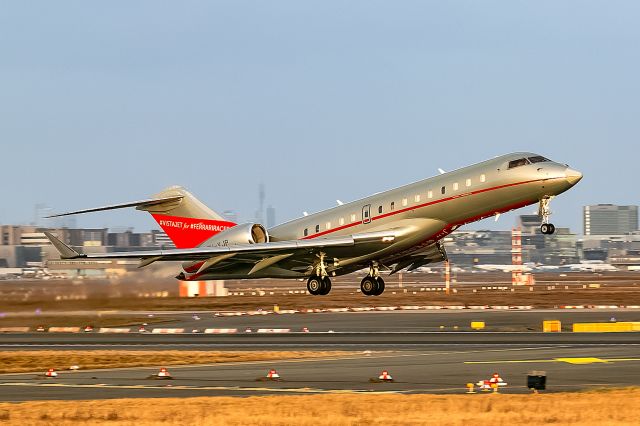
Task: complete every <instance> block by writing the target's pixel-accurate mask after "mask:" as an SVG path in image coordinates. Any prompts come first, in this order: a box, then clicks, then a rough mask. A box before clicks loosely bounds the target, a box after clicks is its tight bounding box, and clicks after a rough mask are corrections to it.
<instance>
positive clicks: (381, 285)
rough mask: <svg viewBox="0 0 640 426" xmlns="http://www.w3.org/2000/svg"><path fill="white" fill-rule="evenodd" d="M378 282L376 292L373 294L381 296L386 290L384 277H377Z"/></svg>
mask: <svg viewBox="0 0 640 426" xmlns="http://www.w3.org/2000/svg"><path fill="white" fill-rule="evenodd" d="M376 284H377V285H376V287H377V288H376V292H375V293H373V295H374V296H380V295H381V294H382V293H383V292H384V280H383V279H382V277H376Z"/></svg>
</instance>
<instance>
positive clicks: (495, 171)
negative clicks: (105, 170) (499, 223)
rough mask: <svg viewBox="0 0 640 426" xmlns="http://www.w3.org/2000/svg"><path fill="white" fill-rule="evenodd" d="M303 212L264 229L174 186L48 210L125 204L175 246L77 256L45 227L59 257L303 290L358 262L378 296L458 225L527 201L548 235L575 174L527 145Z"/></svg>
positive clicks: (436, 253) (432, 255) (319, 286)
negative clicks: (173, 268)
mask: <svg viewBox="0 0 640 426" xmlns="http://www.w3.org/2000/svg"><path fill="white" fill-rule="evenodd" d="M440 172H441V174H439V175H437V176H435V177H432V178H428V179H425V180H421V181H418V182H414V183H411V184H408V185H405V186H402V187H399V188H396V189H391V190H388V191H385V192H381V193H376V194H375V195H371V196H369V197H366V198H363V199H360V200H357V201H353V202H349V203H339V205H337V206H335V207H333V208H330V209H328V210H324V211H321V212H318V213H314V214H309V215H305V216H304V217H301V218H299V219H295V220H292V221H289V222H286V223H283V224H281V225H278V226H275V227H273V228H271V229H268V230H267V229H265V227H264V226H262V225H261V224H258V223H244V224H235V223H233V222H229V221H227V220H225V219H224V218H223V217H222V216H220V215H219V214H217V213H216V212H214V211H213V210H211V209H210V208H208V207H207V206H205V205H204V204H203V203H201V202H200V201H198V200H197V199H196V198H195V197H194V196H193V195H192V194H191V193H189V192H188V191H186V190H185V189H184V188H181V187H170V188H167V189H165V190H163V191H162V192H160V193H158V194H156V195H155V196H153V197H151V198H149V199H145V200H140V201H134V202H129V203H123V204H114V205H109V206H104V207H98V208H93V209H86V210H78V211H73V212H68V213H63V214H58V215H54V216H52V217H58V216H66V215H70V214H79V213H88V212H96V211H103V210H111V209H118V208H125V207H135V208H136V209H137V210H142V211H147V212H149V213H150V214H151V215H152V216H153V218H154V219H155V220H156V221H157V223H158V224H159V225H160V227H161V228H162V229H163V231H164V232H165V233H166V234H167V235H168V237H169V238H171V240H172V241H173V242H174V244H175V246H176V248H175V249H167V250H150V251H138V252H113V253H100V254H82V253H79V252H77V251H76V250H75V249H73V248H72V247H70V246H68V245H67V244H65V243H64V242H62V241H60V240H59V239H58V238H57V237H56V236H54V235H52V234H51V233H49V232H47V233H46V234H47V237H48V238H49V240H50V241H51V243H52V244H53V245H54V246H55V248H56V249H57V250H58V252H59V253H60V257H61V258H62V259H132V258H134V259H139V260H140V264H139V266H140V267H144V266H147V265H150V264H152V263H154V262H161V261H182V262H183V263H182V271H180V273H179V274H178V276H177V277H176V278H177V279H179V280H185V281H193V280H214V279H253V278H295V279H307V289H308V291H309V293H310V294H312V295H326V294H328V293H329V291H330V290H331V277H335V276H339V275H344V274H348V273H350V272H354V271H357V270H359V269H363V268H364V269H367V270H368V274H367V275H366V276H365V277H364V278H363V279H362V282H361V283H360V289H361V290H362V293H363V294H365V295H367V296H373V295H375V296H378V295H380V294H382V292H383V291H384V288H385V284H384V279H383V278H382V276H381V272H387V273H389V274H393V273H396V272H398V271H400V270H403V269H406V270H407V271H412V270H415V269H416V268H419V267H421V266H424V265H427V264H430V263H434V262H441V261H444V260H446V259H447V254H446V251H445V248H444V245H443V243H442V240H443V238H444V237H445V236H447V235H449V234H450V233H451V232H453V231H455V230H456V229H458V228H459V227H460V226H462V225H465V224H468V223H471V222H475V221H478V220H481V219H484V218H487V217H491V216H494V215H498V214H500V213H504V212H508V211H511V210H514V209H518V208H521V207H525V206H528V205H532V204H538V205H539V209H538V210H539V215H540V217H541V227H540V229H541V232H542V233H543V234H547V235H548V234H553V233H554V231H555V226H554V225H553V224H552V223H551V222H550V216H551V211H550V209H549V203H550V201H551V199H552V198H553V197H555V196H557V195H559V194H561V193H563V192H565V191H567V190H568V189H570V188H571V187H573V186H574V185H575V184H576V183H577V182H578V181H579V180H580V179H582V174H581V173H580V172H578V171H576V170H574V169H572V168H570V167H568V166H567V165H565V164H560V163H556V162H554V161H551V160H549V159H547V158H545V157H543V156H541V155H538V154H534V153H526V152H520V153H514V154H508V155H503V156H500V157H497V158H494V159H491V160H488V161H484V162H481V163H478V164H474V165H471V166H468V167H464V168H461V169H458V170H455V171H451V172H444V171H442V170H441V171H440Z"/></svg>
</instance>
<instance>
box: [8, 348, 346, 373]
mask: <svg viewBox="0 0 640 426" xmlns="http://www.w3.org/2000/svg"><path fill="white" fill-rule="evenodd" d="M350 353H351V352H340V351H334V352H313V351H255V352H248V351H247V352H244V351H120V350H118V351H109V350H105V351H66V352H65V351H11V352H0V373H20V372H31V371H45V370H46V369H49V368H55V369H56V370H67V369H69V367H70V366H72V365H78V366H80V367H81V368H82V369H83V370H84V369H96V368H119V367H142V366H170V365H186V364H215V363H223V362H241V361H268V360H274V359H298V358H323V357H331V356H342V355H347V354H350Z"/></svg>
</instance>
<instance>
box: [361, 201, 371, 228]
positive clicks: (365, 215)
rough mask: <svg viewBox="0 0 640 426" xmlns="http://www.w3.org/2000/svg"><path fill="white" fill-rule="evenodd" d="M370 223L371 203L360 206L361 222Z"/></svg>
mask: <svg viewBox="0 0 640 426" xmlns="http://www.w3.org/2000/svg"><path fill="white" fill-rule="evenodd" d="M366 223H371V204H367V205H366V206H364V207H362V224H363V225H364V224H366Z"/></svg>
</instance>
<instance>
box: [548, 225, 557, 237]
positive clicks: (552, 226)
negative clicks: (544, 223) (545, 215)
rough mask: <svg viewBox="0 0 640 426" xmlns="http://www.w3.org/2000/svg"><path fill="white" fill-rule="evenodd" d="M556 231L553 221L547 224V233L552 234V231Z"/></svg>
mask: <svg viewBox="0 0 640 426" xmlns="http://www.w3.org/2000/svg"><path fill="white" fill-rule="evenodd" d="M555 232H556V227H555V225H554V224H553V223H550V224H549V235H552V234H553V233H555Z"/></svg>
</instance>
